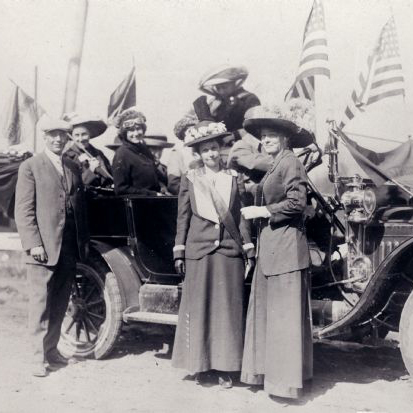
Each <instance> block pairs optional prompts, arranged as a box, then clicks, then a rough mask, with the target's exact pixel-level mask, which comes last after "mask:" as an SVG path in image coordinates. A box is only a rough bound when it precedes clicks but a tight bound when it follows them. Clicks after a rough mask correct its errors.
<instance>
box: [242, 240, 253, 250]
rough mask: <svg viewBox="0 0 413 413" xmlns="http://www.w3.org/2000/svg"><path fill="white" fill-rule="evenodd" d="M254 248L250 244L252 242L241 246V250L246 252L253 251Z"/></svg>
mask: <svg viewBox="0 0 413 413" xmlns="http://www.w3.org/2000/svg"><path fill="white" fill-rule="evenodd" d="M253 248H254V244H253V243H252V242H249V243H248V244H244V245H243V246H242V249H243V250H244V251H248V250H251V249H253Z"/></svg>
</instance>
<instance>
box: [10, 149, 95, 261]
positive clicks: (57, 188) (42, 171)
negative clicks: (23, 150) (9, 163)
mask: <svg viewBox="0 0 413 413" xmlns="http://www.w3.org/2000/svg"><path fill="white" fill-rule="evenodd" d="M63 169H64V172H65V176H66V181H67V189H68V193H69V197H70V202H71V205H72V206H73V209H74V215H75V221H76V230H77V244H78V249H79V257H78V258H80V259H81V260H84V259H85V258H86V257H85V253H86V246H87V243H88V238H89V233H88V228H87V223H86V203H85V194H84V187H83V184H82V176H81V173H80V170H79V167H78V166H77V165H76V164H75V163H74V162H73V161H72V160H70V159H68V158H66V157H63ZM65 196H66V194H65V189H64V187H63V184H62V181H61V177H60V175H59V172H58V171H57V170H56V168H55V167H54V165H53V164H52V162H51V160H50V159H49V158H48V156H47V155H46V154H45V153H44V152H43V153H41V154H38V155H36V156H34V157H32V158H29V159H27V160H26V161H24V162H23V163H22V164H21V165H20V168H19V174H18V179H17V187H16V207H15V219H16V225H17V229H18V231H19V235H20V238H21V242H22V245H23V249H24V250H26V252H27V253H28V252H29V251H30V249H31V248H33V247H37V246H40V245H43V247H44V248H45V251H46V253H47V257H48V260H47V262H46V263H44V264H43V263H39V262H38V261H35V260H34V259H33V258H32V257H31V256H30V254H28V258H27V262H28V263H30V264H42V265H47V266H53V265H56V264H57V262H58V260H59V254H60V249H61V245H62V236H63V229H64V226H65V219H66V203H65Z"/></svg>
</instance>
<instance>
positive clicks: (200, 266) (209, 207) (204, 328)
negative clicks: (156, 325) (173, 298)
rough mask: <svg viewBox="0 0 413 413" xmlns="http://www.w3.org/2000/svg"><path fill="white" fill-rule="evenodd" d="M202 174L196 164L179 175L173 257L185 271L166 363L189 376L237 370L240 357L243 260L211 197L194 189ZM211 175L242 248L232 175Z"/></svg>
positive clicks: (238, 204)
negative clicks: (168, 362) (230, 216)
mask: <svg viewBox="0 0 413 413" xmlns="http://www.w3.org/2000/svg"><path fill="white" fill-rule="evenodd" d="M206 175H207V174H206V173H205V168H202V169H200V170H191V171H190V172H189V173H188V174H187V176H184V177H183V178H182V183H181V189H180V193H179V200H178V221H177V235H176V242H175V247H174V256H175V258H176V259H177V258H185V262H186V275H185V281H184V284H183V289H182V301H181V305H180V309H179V318H178V326H177V330H176V335H175V344H174V349H173V354H172V365H173V366H174V367H178V368H183V369H185V370H187V371H188V372H189V373H190V374H194V373H198V372H203V371H208V370H221V371H239V370H240V369H241V360H242V347H243V335H244V334H243V333H244V304H243V300H244V260H243V256H242V250H241V247H240V246H239V245H238V244H237V243H236V242H235V241H234V239H233V238H232V237H231V235H230V233H229V232H228V231H227V230H226V227H225V225H224V224H223V223H222V222H221V221H220V219H219V217H218V215H217V213H216V212H214V211H215V210H214V207H213V204H212V201H211V199H209V197H208V196H207V195H205V193H202V191H199V188H197V183H196V181H197V180H198V179H199V180H204V181H205V180H208V177H206ZM215 178H216V180H215V188H216V189H217V191H218V192H219V193H220V195H221V196H222V199H223V200H224V202H226V204H227V206H228V211H229V212H230V213H231V214H232V216H233V218H234V222H235V223H236V225H237V226H238V228H239V231H240V233H241V235H242V239H243V242H244V246H245V250H247V249H248V248H249V247H253V245H252V244H251V241H250V238H249V231H248V228H247V223H246V222H245V221H244V220H243V219H242V218H241V215H240V207H241V195H240V193H239V191H238V185H239V183H238V177H237V175H236V173H235V172H234V171H232V172H230V171H221V172H219V173H217V174H216V177H215ZM225 198H226V199H225ZM249 251H250V253H252V254H253V250H252V249H250V250H249Z"/></svg>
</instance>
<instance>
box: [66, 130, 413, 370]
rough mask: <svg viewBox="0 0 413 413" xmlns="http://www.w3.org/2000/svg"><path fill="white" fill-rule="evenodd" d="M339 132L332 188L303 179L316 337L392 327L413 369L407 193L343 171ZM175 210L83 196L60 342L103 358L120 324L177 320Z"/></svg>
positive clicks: (412, 228) (159, 201) (412, 245)
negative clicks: (87, 242) (82, 223)
mask: <svg viewBox="0 0 413 413" xmlns="http://www.w3.org/2000/svg"><path fill="white" fill-rule="evenodd" d="M338 138H339V137H338V136H337V134H336V133H335V132H334V131H332V132H331V134H330V141H329V146H328V148H329V149H328V151H327V152H328V160H329V165H328V166H329V172H330V173H329V178H330V180H331V182H333V184H334V187H335V194H334V195H332V196H329V197H326V196H323V195H322V194H321V193H320V192H319V191H318V190H317V188H316V187H315V186H314V185H313V184H312V183H310V185H309V194H308V202H309V203H311V204H312V205H313V206H314V208H315V211H316V213H315V215H314V217H313V218H312V219H311V220H310V221H309V222H308V224H307V232H308V237H309V240H310V252H311V257H312V267H311V274H312V311H313V323H314V338H318V339H320V338H333V337H336V338H337V337H338V338H340V339H347V340H365V339H366V338H368V339H369V340H370V342H372V341H374V340H375V339H377V338H379V337H384V336H386V335H387V333H388V332H389V331H398V332H399V338H400V348H401V353H402V357H403V360H404V362H405V365H406V368H407V369H408V371H409V372H410V374H413V293H412V290H413V205H412V201H411V195H412V194H410V192H409V190H406V187H405V186H403V185H397V182H396V183H393V182H386V183H385V184H384V185H381V186H376V185H374V184H373V182H372V181H371V180H369V179H362V178H360V176H358V175H354V176H346V177H344V176H340V175H339V173H338V172H339V171H338V151H337V140H338ZM300 155H302V156H303V163H304V164H305V165H306V167H307V169H308V170H310V169H312V168H314V167H316V166H317V165H318V164H319V163H320V162H321V156H320V157H316V159H314V157H311V156H309V151H308V150H306V149H305V150H303V152H302V153H300ZM176 213H177V197H173V196H159V197H148V196H145V197H142V196H114V195H113V194H111V193H102V192H100V193H91V194H90V195H89V221H90V232H91V236H92V243H91V253H90V256H89V259H88V261H87V262H84V263H78V266H77V275H76V278H75V281H74V285H73V291H72V295H71V300H70V303H69V306H68V309H67V312H66V317H65V320H64V323H63V326H62V332H61V340H60V344H59V346H60V350H61V351H62V352H63V353H64V354H66V355H76V356H81V357H94V358H97V359H99V358H103V357H105V356H108V355H109V354H110V352H111V350H112V349H113V347H114V346H115V344H116V341H117V339H118V338H119V336H120V334H121V331H122V327H123V326H124V325H125V324H130V323H136V322H141V323H142V322H143V323H159V324H168V325H175V324H176V323H177V318H178V316H177V314H178V308H179V301H180V292H181V282H182V280H181V278H180V276H178V275H177V274H176V273H175V270H174V265H173V259H172V247H173V244H174V236H175V219H176ZM250 281H251V280H247V281H246V282H247V283H248V282H250ZM247 290H248V288H247ZM376 341H377V340H376Z"/></svg>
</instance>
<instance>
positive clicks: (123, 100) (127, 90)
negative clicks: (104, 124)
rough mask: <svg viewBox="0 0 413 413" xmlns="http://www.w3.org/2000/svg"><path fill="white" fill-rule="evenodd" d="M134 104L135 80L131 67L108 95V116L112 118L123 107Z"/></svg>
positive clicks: (123, 108)
mask: <svg viewBox="0 0 413 413" xmlns="http://www.w3.org/2000/svg"><path fill="white" fill-rule="evenodd" d="M132 106H136V80H135V68H134V67H133V68H132V70H131V71H130V73H129V74H128V76H127V77H126V78H125V79H123V81H122V83H121V84H120V85H119V86H118V87H117V88H116V89H115V91H114V92H113V93H112V94H111V95H110V100H109V106H108V118H109V119H113V118H114V117H116V116H117V115H119V114H120V113H121V112H122V111H124V110H125V109H128V108H130V107H132Z"/></svg>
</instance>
